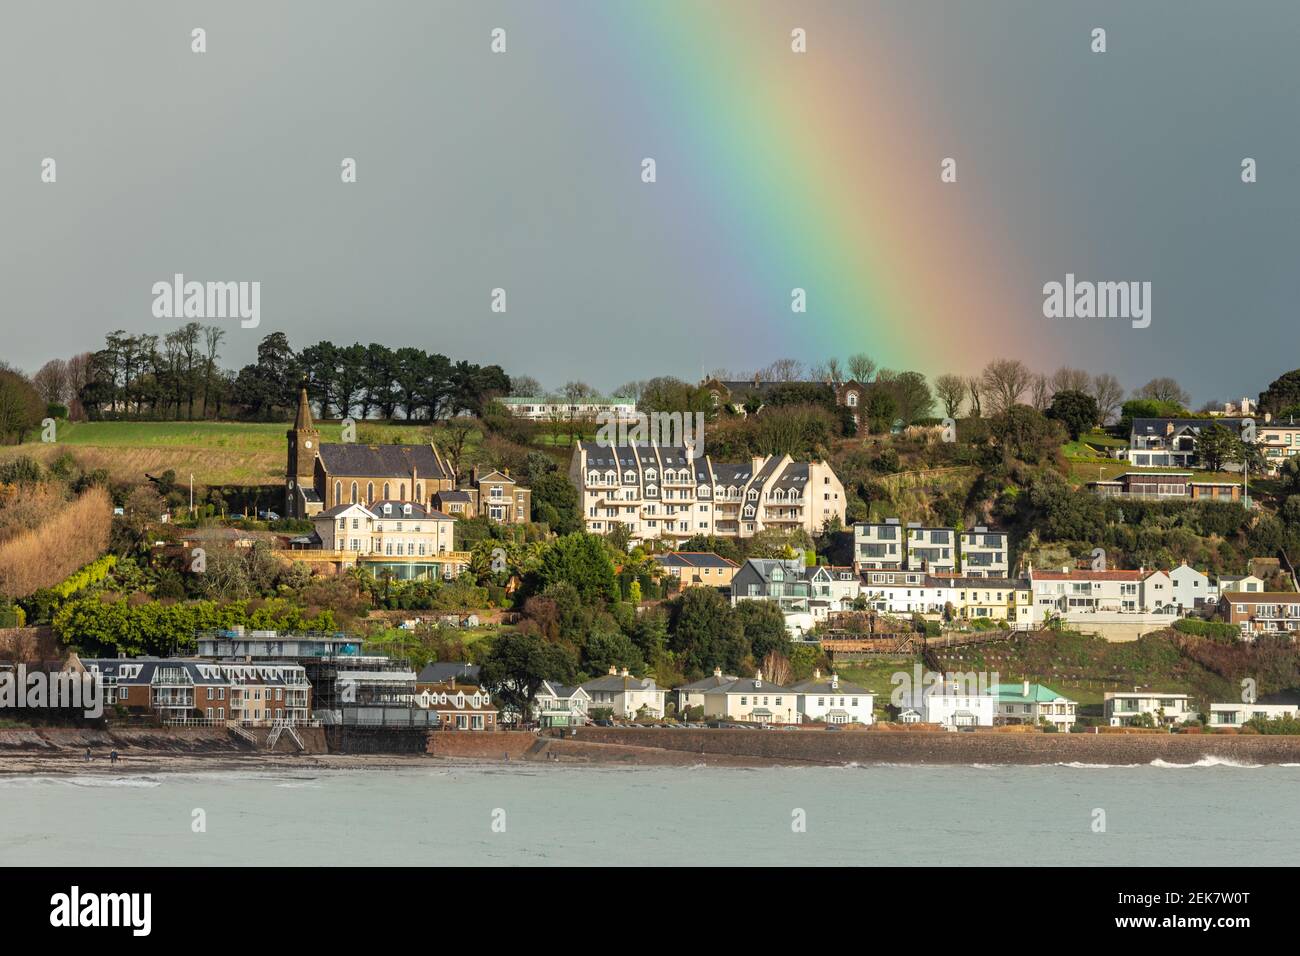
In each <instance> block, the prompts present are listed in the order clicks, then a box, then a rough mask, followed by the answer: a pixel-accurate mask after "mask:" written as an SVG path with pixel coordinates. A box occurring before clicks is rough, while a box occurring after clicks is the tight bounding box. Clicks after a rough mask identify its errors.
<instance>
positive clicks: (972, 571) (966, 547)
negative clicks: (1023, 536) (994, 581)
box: [960, 525, 1011, 578]
mask: <svg viewBox="0 0 1300 956" xmlns="http://www.w3.org/2000/svg"><path fill="white" fill-rule="evenodd" d="M960 541H961V573H962V575H963V576H964V577H968V578H1005V577H1009V576H1010V573H1011V554H1010V549H1009V547H1008V545H1007V533H1006V532H1005V531H990V530H989V529H988V528H986V527H985V526H984V525H979V526H978V527H976V528H974V529H972V530H970V531H963V532H962V533H961V535H960Z"/></svg>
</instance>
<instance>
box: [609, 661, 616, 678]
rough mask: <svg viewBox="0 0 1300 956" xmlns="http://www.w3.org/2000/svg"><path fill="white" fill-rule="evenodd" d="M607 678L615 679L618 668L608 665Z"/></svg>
mask: <svg viewBox="0 0 1300 956" xmlns="http://www.w3.org/2000/svg"><path fill="white" fill-rule="evenodd" d="M609 676H610V677H617V676H618V668H617V667H615V666H614V665H613V664H610V665H609Z"/></svg>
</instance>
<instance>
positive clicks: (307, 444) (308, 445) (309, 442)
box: [303, 438, 311, 448]
mask: <svg viewBox="0 0 1300 956" xmlns="http://www.w3.org/2000/svg"><path fill="white" fill-rule="evenodd" d="M303 445H304V446H305V447H307V448H310V447H311V439H310V438H308V439H307V440H306V441H305V442H303Z"/></svg>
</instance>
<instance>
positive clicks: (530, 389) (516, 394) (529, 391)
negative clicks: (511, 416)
mask: <svg viewBox="0 0 1300 956" xmlns="http://www.w3.org/2000/svg"><path fill="white" fill-rule="evenodd" d="M543 391H544V389H543V388H542V383H541V382H539V381H537V379H535V378H533V377H532V376H531V375H511V376H510V397H511V398H533V397H535V396H537V395H541V394H542V392H543Z"/></svg>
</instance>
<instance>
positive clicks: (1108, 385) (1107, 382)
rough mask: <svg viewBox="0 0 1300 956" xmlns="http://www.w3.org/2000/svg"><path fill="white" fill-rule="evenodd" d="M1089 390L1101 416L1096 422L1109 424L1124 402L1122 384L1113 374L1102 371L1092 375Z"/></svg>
mask: <svg viewBox="0 0 1300 956" xmlns="http://www.w3.org/2000/svg"><path fill="white" fill-rule="evenodd" d="M1091 392H1092V397H1093V398H1095V399H1096V400H1097V412H1098V414H1100V416H1101V421H1100V422H1098V423H1097V424H1099V425H1109V424H1110V423H1111V421H1112V420H1113V419H1114V417H1115V414H1116V413H1117V412H1118V411H1119V407H1120V405H1121V404H1123V402H1124V386H1123V385H1121V384H1120V383H1119V379H1117V378H1116V377H1115V376H1114V375H1111V374H1110V373H1109V372H1102V373H1101V374H1099V375H1095V376H1093V379H1092V389H1091Z"/></svg>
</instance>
